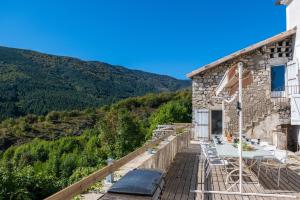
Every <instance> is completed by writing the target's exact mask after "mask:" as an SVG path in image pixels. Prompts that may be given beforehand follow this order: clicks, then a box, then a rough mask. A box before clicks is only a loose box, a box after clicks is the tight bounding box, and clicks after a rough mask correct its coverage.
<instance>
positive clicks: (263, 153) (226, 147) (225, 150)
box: [214, 139, 273, 159]
mask: <svg viewBox="0 0 300 200" xmlns="http://www.w3.org/2000/svg"><path fill="white" fill-rule="evenodd" d="M214 143H215V147H216V150H217V153H218V156H220V157H239V149H238V148H236V147H234V146H233V145H232V143H228V142H227V141H224V140H222V144H218V143H217V142H216V140H215V139H214ZM253 147H254V150H251V151H242V156H243V158H246V159H255V158H256V157H260V158H262V157H263V158H265V157H272V156H273V153H272V152H271V151H267V150H263V148H262V147H261V146H259V145H253Z"/></svg>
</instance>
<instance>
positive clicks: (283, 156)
mask: <svg viewBox="0 0 300 200" xmlns="http://www.w3.org/2000/svg"><path fill="white" fill-rule="evenodd" d="M274 156H275V158H276V159H277V160H278V161H280V162H282V163H285V162H286V161H287V158H288V152H287V151H286V150H279V149H276V150H275V151H274Z"/></svg>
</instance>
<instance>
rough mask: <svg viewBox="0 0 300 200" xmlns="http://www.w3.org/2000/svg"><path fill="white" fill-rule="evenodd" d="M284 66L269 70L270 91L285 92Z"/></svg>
mask: <svg viewBox="0 0 300 200" xmlns="http://www.w3.org/2000/svg"><path fill="white" fill-rule="evenodd" d="M284 86H285V66H284V65H280V66H274V67H272V68H271V91H284V90H285V87H284Z"/></svg>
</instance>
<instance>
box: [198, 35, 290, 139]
mask: <svg viewBox="0 0 300 200" xmlns="http://www.w3.org/2000/svg"><path fill="white" fill-rule="evenodd" d="M291 44H292V39H291V38H289V39H285V40H284V41H280V42H277V43H273V44H269V45H268V46H265V47H262V48H260V49H257V50H255V51H253V52H250V53H248V54H245V55H243V56H239V57H237V58H235V59H233V60H230V61H228V62H225V63H223V64H221V65H219V66H216V67H214V68H211V69H208V70H205V71H203V72H202V73H200V74H198V75H196V76H194V77H193V96H192V102H193V110H196V109H203V108H204V109H222V101H223V100H225V101H224V105H223V106H224V107H223V109H224V119H223V120H224V122H225V124H227V127H229V128H230V131H232V132H237V131H238V113H237V111H236V102H237V93H236V94H235V95H232V96H229V94H230V92H229V91H227V90H224V91H222V92H221V93H220V95H218V96H216V94H215V90H216V88H217V86H218V85H219V83H220V81H221V80H222V78H223V76H224V74H225V72H226V70H227V69H229V68H230V67H231V66H233V65H234V64H237V63H238V62H240V61H242V62H243V63H244V66H245V67H244V70H248V71H250V73H251V78H252V83H251V84H250V85H249V86H248V87H247V88H245V89H244V90H243V104H244V106H243V109H245V110H246V111H247V113H248V115H247V113H246V115H245V116H244V121H245V123H244V126H246V125H247V126H248V128H249V125H252V126H255V125H257V123H258V122H260V121H262V120H264V119H265V117H266V116H268V115H271V114H272V113H279V114H278V115H276V116H277V120H275V121H276V123H278V125H280V124H283V123H289V121H290V114H289V112H290V108H289V104H286V106H285V107H282V106H281V107H278V108H277V109H274V105H276V102H273V100H272V98H271V67H272V66H276V65H282V64H286V63H287V62H288V61H289V60H291V55H292V53H291V48H290V46H288V45H291ZM275 108H276V107H275ZM193 113H195V112H193ZM262 114H263V116H261V115H262ZM273 118H274V117H273ZM193 120H194V117H193ZM252 122H256V124H255V123H252ZM247 123H248V124H247ZM274 126H277V124H276V125H274ZM225 128H226V127H225ZM252 128H253V127H252ZM266 128H267V129H268V126H267V127H266ZM271 129H273V126H272V127H271V126H270V127H269V130H266V131H267V132H268V133H267V137H269V138H272V130H271ZM257 133H259V132H258V131H257ZM252 134H254V135H253V137H259V135H255V133H253V132H252Z"/></svg>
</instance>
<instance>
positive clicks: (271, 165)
mask: <svg viewBox="0 0 300 200" xmlns="http://www.w3.org/2000/svg"><path fill="white" fill-rule="evenodd" d="M287 161H288V151H286V150H279V149H275V150H274V158H273V159H267V160H262V161H261V162H260V165H261V166H263V167H265V169H266V170H265V173H266V174H268V171H269V170H270V171H271V173H272V169H275V170H277V186H278V187H279V185H280V176H281V169H285V171H286V175H287V177H288V175H289V174H288V162H287ZM287 180H288V181H289V178H287Z"/></svg>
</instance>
